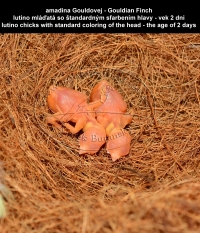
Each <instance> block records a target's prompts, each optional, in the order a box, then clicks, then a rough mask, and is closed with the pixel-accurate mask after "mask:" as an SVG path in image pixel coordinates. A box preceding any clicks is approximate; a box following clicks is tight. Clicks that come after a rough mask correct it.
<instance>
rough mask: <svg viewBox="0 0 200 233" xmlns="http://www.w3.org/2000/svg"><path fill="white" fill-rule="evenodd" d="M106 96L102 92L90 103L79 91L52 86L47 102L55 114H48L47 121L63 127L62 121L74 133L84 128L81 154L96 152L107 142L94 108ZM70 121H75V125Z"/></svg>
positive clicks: (80, 139)
mask: <svg viewBox="0 0 200 233" xmlns="http://www.w3.org/2000/svg"><path fill="white" fill-rule="evenodd" d="M105 98H106V96H105V93H103V92H102V93H101V94H100V98H99V99H98V100H97V101H94V102H92V103H89V104H88V103H87V99H88V97H87V96H86V95H85V94H83V93H81V92H79V91H76V90H73V89H70V88H67V87H55V86H51V87H50V88H49V94H48V97H47V103H48V106H49V108H50V109H51V111H52V112H53V113H54V114H52V115H51V116H48V117H47V118H46V121H47V123H49V124H52V125H53V126H55V127H57V128H58V129H61V128H62V126H61V124H59V122H60V123H62V125H63V126H65V127H66V128H67V129H68V130H69V131H70V132H71V133H73V134H75V133H77V132H79V131H80V130H81V129H82V130H83V132H84V133H83V134H82V135H81V136H80V137H79V143H80V150H79V154H85V153H89V154H94V153H96V152H98V150H99V149H100V147H101V146H102V145H103V144H104V143H105V138H106V132H105V129H104V128H103V126H102V125H101V124H99V123H98V122H97V121H96V119H95V118H94V117H95V114H94V113H93V109H94V108H96V107H99V106H101V105H102V103H103V102H104V101H105ZM68 122H74V123H75V126H72V125H71V124H69V123H68ZM103 139H104V140H103Z"/></svg>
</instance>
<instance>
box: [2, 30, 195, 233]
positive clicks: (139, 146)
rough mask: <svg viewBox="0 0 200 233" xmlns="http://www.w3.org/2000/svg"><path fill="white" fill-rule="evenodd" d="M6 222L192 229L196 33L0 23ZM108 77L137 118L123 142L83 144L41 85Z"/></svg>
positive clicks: (49, 232) (85, 231)
mask: <svg viewBox="0 0 200 233" xmlns="http://www.w3.org/2000/svg"><path fill="white" fill-rule="evenodd" d="M0 61H1V62H0V100H1V101H0V137H1V138H0V161H1V166H2V168H1V176H0V178H1V183H2V184H3V185H4V186H5V187H7V188H8V189H9V190H10V193H12V196H13V198H10V197H9V195H7V194H6V193H8V192H2V190H1V195H2V197H3V199H4V205H5V208H6V216H5V217H4V218H3V217H2V218H1V219H0V232H1V233H14V232H20V233H27V232H29V233H35V232H37V233H61V232H70V233H77V232H80V233H90V232H93V233H110V232H115V233H122V232H123V233H129V232H140V233H142V232H150V233H151V232H153V233H157V232H159V233H160V232H170V233H171V232H173V233H176V232H181V233H186V232H187V233H188V232H193V233H196V232H199V229H200V182H199V180H200V179H199V175H200V163H199V162H200V155H199V153H200V151H199V150H200V146H199V137H200V80H199V78H200V77H199V74H200V35H199V34H1V35H0ZM103 78H104V79H106V80H107V81H108V82H109V83H110V84H111V85H113V86H114V87H115V88H116V90H117V91H118V92H119V93H120V94H121V95H122V96H123V98H124V100H125V102H126V103H127V106H128V111H130V110H131V109H132V110H133V120H132V122H131V123H130V124H129V125H127V126H126V130H127V131H128V132H129V133H130V135H131V137H132V141H131V150H130V153H129V154H128V155H127V156H125V157H123V158H121V159H119V160H117V161H116V162H112V160H111V157H110V156H109V154H107V153H106V148H105V146H102V148H101V149H100V150H99V152H98V153H96V154H94V155H89V154H85V155H79V154H78V137H79V135H80V133H81V132H80V133H77V134H71V133H69V132H68V131H67V130H64V129H63V131H59V130H58V129H55V128H54V127H53V126H51V125H48V124H47V123H46V121H45V119H46V116H47V115H48V114H50V113H51V112H50V110H49V108H48V106H47V101H46V98H47V93H48V88H49V87H50V86H51V85H62V86H67V87H70V88H73V89H75V90H78V91H81V92H83V93H85V94H87V95H88V96H89V95H90V92H91V90H92V88H93V87H94V86H95V85H96V84H97V83H98V82H99V81H100V80H101V79H103Z"/></svg>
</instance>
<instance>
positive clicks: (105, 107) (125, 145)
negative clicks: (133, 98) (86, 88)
mask: <svg viewBox="0 0 200 233" xmlns="http://www.w3.org/2000/svg"><path fill="white" fill-rule="evenodd" d="M103 89H106V94H107V97H106V100H105V102H104V103H103V104H102V105H101V106H98V107H96V108H95V111H96V118H97V121H98V122H99V123H100V124H101V125H102V126H103V127H104V129H105V130H106V134H107V136H108V141H107V145H106V149H107V152H108V153H109V154H110V155H111V158H112V160H113V161H116V160H117V159H119V158H120V157H122V156H125V155H127V154H128V153H129V151H130V142H131V136H130V135H129V133H128V131H127V130H125V129H124V127H125V126H126V125H127V124H129V123H130V122H131V121H132V116H131V115H128V114H125V112H126V110H127V105H126V103H125V102H124V100H123V98H122V96H121V95H120V94H119V93H118V92H117V91H116V90H115V89H114V88H113V87H112V86H111V85H110V84H109V83H108V82H107V81H106V80H102V81H100V82H99V83H98V84H97V85H96V86H95V87H94V88H93V90H92V92H91V95H90V101H91V102H92V101H96V100H98V99H99V98H100V94H101V91H102V90H103Z"/></svg>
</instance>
